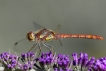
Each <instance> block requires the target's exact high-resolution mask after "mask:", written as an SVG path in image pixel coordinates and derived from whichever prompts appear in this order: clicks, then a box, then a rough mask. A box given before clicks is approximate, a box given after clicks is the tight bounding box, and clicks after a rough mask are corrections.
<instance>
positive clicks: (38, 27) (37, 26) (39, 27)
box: [33, 22, 45, 31]
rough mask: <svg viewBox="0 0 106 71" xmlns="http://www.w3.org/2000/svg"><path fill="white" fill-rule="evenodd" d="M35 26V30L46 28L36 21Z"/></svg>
mask: <svg viewBox="0 0 106 71" xmlns="http://www.w3.org/2000/svg"><path fill="white" fill-rule="evenodd" d="M33 26H34V29H35V31H37V30H39V29H43V28H45V27H43V26H41V25H39V24H37V23H36V22H33Z"/></svg>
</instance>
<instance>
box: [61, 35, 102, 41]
mask: <svg viewBox="0 0 106 71" xmlns="http://www.w3.org/2000/svg"><path fill="white" fill-rule="evenodd" d="M59 37H60V38H85V39H97V40H103V37H101V36H98V35H83V34H60V35H59Z"/></svg>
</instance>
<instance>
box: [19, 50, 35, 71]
mask: <svg viewBox="0 0 106 71" xmlns="http://www.w3.org/2000/svg"><path fill="white" fill-rule="evenodd" d="M35 56H36V54H34V53H33V52H28V53H22V54H21V60H22V62H23V64H21V65H20V68H21V69H22V70H30V69H32V68H33V66H34V64H35Z"/></svg>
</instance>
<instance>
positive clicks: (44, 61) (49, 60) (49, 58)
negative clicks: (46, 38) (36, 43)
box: [36, 52, 55, 70]
mask: <svg viewBox="0 0 106 71" xmlns="http://www.w3.org/2000/svg"><path fill="white" fill-rule="evenodd" d="M54 59H55V55H53V53H52V52H47V53H42V54H41V57H39V58H37V59H36V61H37V62H39V64H40V66H41V69H44V70H46V69H49V68H51V67H52V66H53V64H54Z"/></svg>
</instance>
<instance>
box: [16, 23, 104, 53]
mask: <svg viewBox="0 0 106 71" xmlns="http://www.w3.org/2000/svg"><path fill="white" fill-rule="evenodd" d="M33 26H34V28H35V29H36V31H29V32H28V33H27V34H26V38H25V39H23V40H20V41H17V42H16V43H15V44H14V45H15V47H14V48H15V49H16V50H18V49H20V50H22V51H24V50H28V51H27V52H30V51H32V50H33V49H34V48H35V47H36V46H37V45H38V47H39V50H40V51H41V47H42V45H43V46H44V47H46V48H48V49H49V50H50V51H52V50H53V46H51V45H50V44H48V43H47V42H46V41H52V40H59V42H60V45H62V43H61V41H60V39H62V38H85V39H95V40H103V39H104V38H103V37H101V36H99V35H91V34H61V33H59V32H56V31H53V30H50V29H47V28H45V27H43V26H41V25H39V24H37V23H35V22H33ZM59 27H60V25H58V26H57V28H56V30H57V29H58V28H59ZM24 40H27V41H28V43H26V44H24V45H26V46H27V44H28V45H29V43H30V45H31V46H27V47H29V48H26V47H23V49H22V47H17V46H18V45H20V44H21V42H22V41H24ZM34 51H35V50H34Z"/></svg>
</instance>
